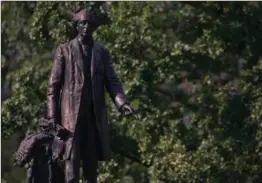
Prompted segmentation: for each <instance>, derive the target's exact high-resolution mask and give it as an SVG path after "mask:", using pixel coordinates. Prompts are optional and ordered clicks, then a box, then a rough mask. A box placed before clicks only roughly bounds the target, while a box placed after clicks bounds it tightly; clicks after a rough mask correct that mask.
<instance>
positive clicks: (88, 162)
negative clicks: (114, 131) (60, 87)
mask: <svg viewBox="0 0 262 183" xmlns="http://www.w3.org/2000/svg"><path fill="white" fill-rule="evenodd" d="M81 109H84V110H82V111H80V115H79V120H78V124H77V126H76V131H75V136H74V138H75V140H74V144H73V147H72V151H71V158H70V159H69V160H66V161H65V182H66V183H79V179H80V167H82V182H83V183H97V176H98V172H97V164H98V142H97V140H98V134H97V128H96V122H95V114H94V108H93V105H89V106H88V107H83V106H82V107H81ZM81 165H82V166H81Z"/></svg>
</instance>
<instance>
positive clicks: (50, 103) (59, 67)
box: [47, 46, 65, 123]
mask: <svg viewBox="0 0 262 183" xmlns="http://www.w3.org/2000/svg"><path fill="white" fill-rule="evenodd" d="M64 67H65V63H64V56H63V53H62V48H61V46H59V47H58V48H57V50H56V52H55V56H54V65H53V68H52V71H51V75H50V78H49V83H48V91H47V117H48V119H52V120H54V122H56V123H57V122H58V120H59V119H60V117H59V115H60V111H59V110H60V109H59V101H60V92H61V88H62V84H63V80H64Z"/></svg>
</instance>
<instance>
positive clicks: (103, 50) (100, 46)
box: [94, 41, 109, 53]
mask: <svg viewBox="0 0 262 183" xmlns="http://www.w3.org/2000/svg"><path fill="white" fill-rule="evenodd" d="M94 45H95V46H96V47H97V48H99V49H100V50H101V51H102V52H105V53H108V52H109V51H108V49H107V48H106V47H104V46H103V45H102V44H101V43H99V42H98V41H94Z"/></svg>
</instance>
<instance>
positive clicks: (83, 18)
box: [77, 12, 96, 37]
mask: <svg viewBox="0 0 262 183" xmlns="http://www.w3.org/2000/svg"><path fill="white" fill-rule="evenodd" d="M89 20H90V17H88V14H87V13H84V12H83V13H81V14H80V15H79V20H78V23H77V31H78V34H79V35H80V36H82V37H89V36H92V34H93V32H94V31H95V29H96V26H95V25H94V24H92V23H91V22H90V21H89Z"/></svg>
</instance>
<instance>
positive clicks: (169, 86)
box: [2, 2, 262, 183]
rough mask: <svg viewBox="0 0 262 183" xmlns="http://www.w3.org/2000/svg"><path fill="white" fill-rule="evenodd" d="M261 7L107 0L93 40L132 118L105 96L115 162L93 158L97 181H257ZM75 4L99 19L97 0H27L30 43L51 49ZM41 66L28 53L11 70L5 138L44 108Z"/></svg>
mask: <svg viewBox="0 0 262 183" xmlns="http://www.w3.org/2000/svg"><path fill="white" fill-rule="evenodd" d="M261 6H262V5H261V3H259V2H244V3H240V2H110V3H109V5H108V12H107V14H108V15H109V17H110V19H111V21H112V22H111V24H109V25H106V26H102V27H100V28H99V29H98V32H97V33H96V35H95V37H96V39H97V40H99V41H100V42H101V43H102V44H103V45H104V46H105V47H106V48H108V49H109V50H110V52H111V56H112V60H113V61H114V63H115V70H116V72H117V74H118V76H119V78H120V80H121V81H122V82H123V84H124V88H125V91H126V93H127V95H128V96H129V98H130V100H131V101H132V104H133V106H134V107H135V108H136V109H138V110H139V111H138V112H139V115H140V118H139V120H135V119H133V118H123V117H121V116H120V115H119V114H118V113H117V112H116V110H115V108H114V106H113V104H112V103H108V105H109V111H108V113H109V117H110V122H111V126H112V128H111V134H112V148H113V152H114V159H113V160H112V161H111V162H110V163H102V164H101V166H100V173H101V176H100V179H105V178H106V179H107V180H109V181H111V182H121V181H125V180H127V178H124V176H132V178H133V179H134V182H141V183H143V182H152V183H160V182H168V183H172V182H177V183H202V182H210V183H216V182H219V183H220V182H239V183H246V182H252V183H258V182H259V181H260V179H261V178H262V177H261V175H262V171H261V170H262V167H261V153H262V144H261V141H262V133H261V128H262V125H261V120H262V105H261V102H262V97H261V92H262V91H261V90H262V85H261V83H262V78H261V71H262V61H261V53H262V52H261V51H262V50H261V46H260V44H261V42H262V34H261V28H262V27H261V25H262V24H261V18H262V11H261ZM79 7H88V8H89V9H94V10H95V11H96V12H97V13H98V14H99V15H100V16H101V17H104V18H105V17H106V14H105V12H104V10H105V6H104V4H103V3H102V2H101V3H100V2H96V3H92V2H37V3H36V6H35V8H34V12H33V16H32V17H31V19H30V20H31V23H30V36H31V39H33V40H35V42H36V43H37V45H38V48H39V49H40V48H41V49H43V48H44V49H49V50H51V48H53V46H54V45H56V44H57V43H60V42H63V41H66V40H69V39H71V38H70V34H71V31H72V29H71V28H72V27H71V25H72V24H71V19H70V17H71V15H70V13H69V12H71V13H72V12H75V11H76V10H77V9H79ZM41 49H40V50H41ZM43 63H45V64H43ZM47 63H48V64H47ZM49 63H50V64H51V62H49V61H44V62H43V61H41V62H35V60H34V62H28V67H24V68H23V69H22V70H19V71H16V72H14V74H13V76H14V78H15V80H14V81H16V82H14V83H13V86H14V88H13V95H12V97H11V98H9V99H8V100H6V101H5V102H4V103H3V109H2V115H3V117H2V134H3V135H4V137H8V135H10V134H12V133H15V132H16V131H18V130H25V129H26V128H27V127H28V125H32V124H34V123H35V122H36V120H37V117H38V116H41V115H42V114H43V111H44V109H45V105H46V104H45V102H46V101H45V100H46V96H45V93H46V83H47V78H48V76H49V74H48V73H49V72H50V67H51V65H50V64H49ZM32 65H33V66H32ZM108 102H109V100H108Z"/></svg>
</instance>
